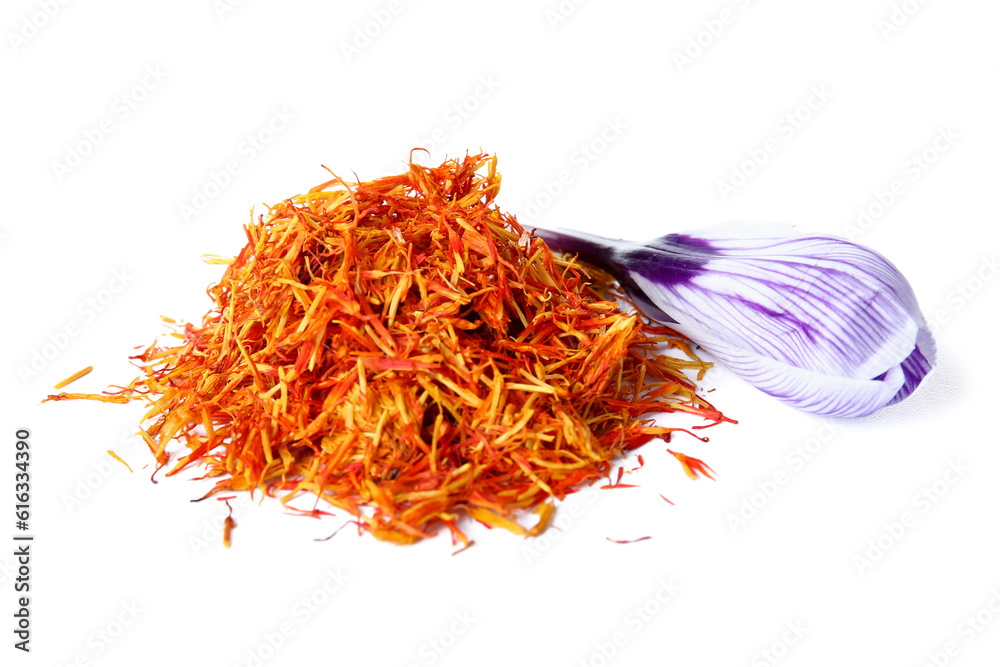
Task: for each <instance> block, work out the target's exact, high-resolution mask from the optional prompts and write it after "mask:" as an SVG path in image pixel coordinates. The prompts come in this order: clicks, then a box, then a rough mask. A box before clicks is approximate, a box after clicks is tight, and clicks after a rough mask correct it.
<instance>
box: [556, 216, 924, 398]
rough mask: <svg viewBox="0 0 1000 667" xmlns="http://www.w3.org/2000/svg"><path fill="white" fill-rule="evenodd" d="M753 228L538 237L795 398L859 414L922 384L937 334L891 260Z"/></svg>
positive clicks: (823, 239)
mask: <svg viewBox="0 0 1000 667" xmlns="http://www.w3.org/2000/svg"><path fill="white" fill-rule="evenodd" d="M746 229H747V228H746V226H744V227H743V228H742V229H740V230H738V231H735V232H734V228H733V227H732V226H731V225H729V226H721V227H719V228H716V229H711V230H706V231H702V232H697V233H696V234H672V235H669V236H665V237H662V238H660V239H656V240H655V241H652V242H649V243H646V244H638V243H629V242H625V241H610V240H607V239H601V238H599V237H593V236H589V235H579V234H576V233H553V232H547V231H544V230H538V235H539V236H541V237H542V238H543V239H545V240H546V241H547V242H548V243H549V244H550V246H551V247H553V248H554V249H556V250H561V251H564V252H569V253H573V254H578V255H579V256H580V258H581V259H582V260H584V261H588V262H590V263H593V264H596V265H598V266H601V267H602V268H604V269H606V270H608V271H610V272H611V273H612V274H613V275H615V276H616V277H617V278H618V279H619V280H620V281H621V282H622V284H623V286H624V287H625V289H626V291H628V292H629V294H630V296H632V297H633V298H634V299H636V300H637V305H639V307H640V308H642V309H643V310H644V311H645V312H646V314H647V315H649V316H651V317H653V318H655V319H660V320H662V321H667V322H670V323H671V326H672V327H673V328H675V329H676V330H677V331H678V332H679V333H682V334H684V335H685V336H687V337H689V338H690V339H691V340H693V341H695V342H696V343H698V344H699V345H701V346H702V347H703V348H705V349H706V350H708V351H709V352H711V353H712V354H714V355H715V356H716V357H717V358H718V359H719V361H720V362H722V363H723V364H725V365H726V366H728V367H729V368H730V369H731V370H733V372H735V373H736V374H737V375H739V376H741V377H743V378H744V379H746V380H747V381H749V382H751V383H752V384H754V385H755V386H757V387H758V388H760V389H762V390H763V391H765V392H767V393H768V394H770V395H772V396H775V397H776V398H778V399H780V400H782V401H784V402H786V403H788V404H790V405H794V406H796V407H798V408H801V409H803V410H808V411H810V412H815V413H819V414H826V415H835V416H845V417H847V416H850V417H857V416H863V415H867V414H870V413H872V412H874V411H875V410H878V409H879V408H881V407H884V406H886V405H889V404H892V403H895V402H897V401H899V400H902V399H903V398H905V397H906V396H907V395H909V394H910V393H912V392H913V390H914V389H916V387H917V385H919V383H920V381H921V380H922V379H923V377H924V376H925V375H926V374H927V373H928V372H929V371H930V368H931V366H932V365H933V363H934V344H933V340H932V339H931V337H930V333H929V331H928V329H927V326H926V323H925V321H924V318H923V316H922V315H921V314H920V310H919V308H918V306H917V302H916V298H915V296H914V295H913V291H912V289H911V288H910V285H909V283H907V281H906V279H905V278H904V277H903V276H902V274H901V273H900V272H899V271H898V270H897V269H896V267H894V266H893V265H892V263H891V262H889V261H888V260H887V259H885V258H884V257H882V256H881V255H879V254H878V253H876V252H874V251H873V250H870V249H868V248H865V247H863V246H860V245H857V244H855V243H852V242H850V241H847V240H845V239H840V238H837V237H831V236H822V235H806V234H798V233H796V232H794V231H793V230H791V228H787V229H783V230H782V231H776V230H775V228H774V227H773V226H769V227H768V229H767V231H765V232H761V231H759V229H754V231H755V232H756V233H757V234H758V235H757V236H751V235H750V234H748V233H747V231H746ZM650 306H652V309H650V308H649V307H650Z"/></svg>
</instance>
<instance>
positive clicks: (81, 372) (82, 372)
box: [52, 366, 94, 389]
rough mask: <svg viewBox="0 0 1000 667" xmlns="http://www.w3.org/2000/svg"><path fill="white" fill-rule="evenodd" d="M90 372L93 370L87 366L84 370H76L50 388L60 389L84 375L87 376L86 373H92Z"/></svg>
mask: <svg viewBox="0 0 1000 667" xmlns="http://www.w3.org/2000/svg"><path fill="white" fill-rule="evenodd" d="M92 370H94V367H93V366H87V367H86V368H83V369H81V370H78V371H77V372H75V373H73V374H72V375H70V376H69V377H68V378H66V379H65V380H60V381H59V382H57V383H56V384H55V385H54V386H53V387H52V388H53V389H62V388H63V387H65V386H66V385H68V384H72V383H73V382H76V381H77V380H79V379H80V378H82V377H83V376H84V375H87V374H88V373H90V371H92Z"/></svg>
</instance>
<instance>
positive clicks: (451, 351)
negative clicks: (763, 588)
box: [49, 155, 726, 543]
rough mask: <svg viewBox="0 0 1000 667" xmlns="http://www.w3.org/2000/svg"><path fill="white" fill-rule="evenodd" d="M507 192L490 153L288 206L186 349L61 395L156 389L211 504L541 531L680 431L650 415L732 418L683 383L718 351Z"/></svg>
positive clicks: (154, 350) (147, 428)
mask: <svg viewBox="0 0 1000 667" xmlns="http://www.w3.org/2000/svg"><path fill="white" fill-rule="evenodd" d="M499 188H500V175H499V174H498V173H497V171H496V158H495V157H489V156H486V155H475V156H466V157H465V158H463V159H460V160H459V159H456V160H450V161H448V162H445V163H444V164H442V165H441V166H439V167H434V168H429V167H423V166H419V165H416V164H411V165H409V170H408V171H407V172H406V173H403V174H400V175H398V176H392V177H387V178H380V179H378V180H374V181H370V182H366V183H359V184H357V185H354V186H348V185H347V184H345V183H344V182H343V181H341V180H340V179H337V178H335V179H333V180H331V181H328V182H326V183H323V184H322V185H319V186H317V187H315V188H313V189H312V190H310V191H309V192H308V193H306V194H303V195H299V196H297V197H293V198H292V199H289V200H286V201H283V202H281V203H280V204H278V205H276V206H273V207H271V208H270V209H269V211H268V213H267V215H266V216H263V215H262V216H260V218H259V220H258V221H257V222H255V223H253V224H250V225H249V226H247V227H245V231H246V237H247V244H246V246H244V248H243V249H242V250H241V251H240V253H239V255H238V256H237V257H236V258H235V259H233V260H232V261H230V262H228V266H227V268H226V270H225V273H224V275H223V276H222V279H221V280H220V282H219V283H218V284H217V285H214V286H212V287H210V288H209V290H208V293H209V296H210V297H211V298H212V300H213V302H214V308H213V309H212V310H211V311H210V312H209V313H208V314H207V315H206V316H205V317H204V319H203V322H202V324H201V326H195V325H193V324H186V325H184V326H183V328H182V329H181V330H180V331H179V333H178V335H180V336H182V340H183V342H182V343H181V344H180V345H177V346H175V347H161V346H159V345H157V344H154V345H152V346H150V347H149V348H147V349H145V350H144V351H143V352H142V353H141V354H139V355H137V356H136V357H134V359H135V360H136V363H137V365H138V366H139V368H140V369H141V370H142V375H141V376H140V377H139V378H137V379H135V380H133V381H132V383H130V384H129V385H128V386H126V387H123V388H119V389H118V390H116V391H113V392H107V393H105V394H104V395H94V394H58V395H55V396H51V397H49V398H50V399H51V400H62V399H68V398H92V399H93V398H97V399H98V400H106V401H109V402H122V401H124V400H145V401H146V402H147V403H148V405H149V411H148V413H147V414H146V416H145V418H144V420H143V428H142V430H141V434H142V435H143V437H144V439H145V440H146V442H147V444H148V446H149V448H150V450H151V452H152V453H153V455H154V456H155V457H156V461H157V464H158V466H157V470H159V469H162V468H167V473H166V474H167V476H170V475H174V474H176V473H178V472H179V471H181V470H183V469H185V468H187V467H188V466H191V465H193V464H196V465H200V466H202V467H203V469H204V470H205V474H204V478H209V479H212V480H214V481H215V485H214V487H213V488H212V489H211V490H210V491H209V492H208V493H207V494H206V497H209V496H213V495H225V494H231V493H232V492H234V491H250V492H254V491H261V492H263V493H265V494H266V495H268V496H274V497H278V498H280V500H281V502H282V503H289V502H290V501H292V500H293V499H295V498H301V497H304V496H305V497H312V498H313V499H314V500H313V509H312V510H308V511H310V512H313V513H317V514H319V513H323V510H322V509H320V507H321V503H320V501H321V500H322V501H325V502H326V503H329V504H330V505H333V506H334V507H337V508H340V509H342V510H345V511H346V512H348V513H350V514H351V515H352V516H353V517H354V518H355V520H356V521H357V522H358V525H359V526H361V527H362V528H363V529H365V530H368V531H370V532H371V533H372V534H373V535H374V536H375V537H377V538H380V539H385V540H391V541H394V542H400V543H409V542H413V541H416V540H418V539H420V538H424V537H428V536H430V535H431V534H433V533H434V532H435V531H436V528H437V527H438V526H440V525H444V526H447V527H448V528H449V529H450V531H451V533H452V536H453V539H455V538H457V539H460V540H462V541H463V542H466V541H467V538H466V537H465V535H464V534H463V533H462V532H461V531H460V530H459V528H458V526H457V524H456V522H457V520H458V519H459V517H460V516H461V515H462V514H463V513H464V514H465V515H468V516H471V517H472V518H474V519H477V520H479V521H481V522H484V523H486V524H489V525H494V526H499V527H503V528H507V529H508V530H511V531H513V532H515V533H519V534H525V535H534V534H538V533H539V532H541V530H543V529H544V528H545V525H546V523H547V520H548V517H549V515H550V512H551V508H552V503H551V502H550V501H552V500H554V499H562V498H564V497H565V496H566V494H567V493H571V492H572V491H573V490H574V489H576V488H578V487H580V486H581V485H585V484H589V483H592V482H593V481H595V480H597V479H600V478H603V477H607V476H609V475H610V472H611V468H612V462H613V461H614V459H615V458H616V457H619V456H621V455H622V453H623V452H624V451H626V450H629V449H633V448H635V447H638V446H639V445H641V444H643V443H645V442H647V441H648V440H650V439H651V438H654V437H659V438H662V439H665V440H669V437H670V433H671V432H672V431H674V430H680V428H679V427H677V428H675V427H667V426H654V425H653V420H652V418H651V417H650V415H652V414H654V413H670V412H679V413H683V414H684V415H687V416H690V417H697V418H700V419H703V420H706V421H707V423H708V424H712V423H718V422H720V421H723V420H725V419H726V418H725V417H723V415H722V414H720V413H719V412H718V411H717V410H716V409H715V408H713V407H712V406H711V405H710V404H709V403H708V402H707V401H705V400H704V399H703V398H701V397H699V396H697V395H696V393H695V391H696V388H695V385H694V383H693V381H692V380H691V379H690V378H689V376H688V374H689V373H694V374H696V375H698V376H699V377H700V374H701V373H703V372H704V371H705V369H706V368H707V364H705V363H703V362H701V361H700V360H698V359H697V358H696V357H695V356H694V355H692V354H691V353H690V351H689V349H688V348H687V346H686V344H685V342H684V341H683V340H682V339H680V338H679V337H678V336H677V334H675V333H674V332H672V331H670V330H669V329H667V328H665V327H662V326H652V325H650V324H649V323H646V322H644V321H643V320H642V319H641V318H640V317H638V316H637V315H636V314H635V313H634V312H626V311H624V310H622V309H621V308H620V307H619V305H618V303H616V302H615V301H614V300H613V299H612V296H611V293H610V292H609V290H608V286H607V284H606V281H608V280H609V278H608V277H607V276H603V275H598V272H596V271H595V270H593V269H590V268H587V269H586V270H585V269H584V268H583V267H581V266H580V265H579V264H576V263H575V262H573V261H572V259H571V258H566V259H560V258H558V257H556V256H553V254H552V252H550V250H549V249H548V247H547V246H546V245H545V243H544V242H543V241H541V240H540V239H537V238H534V237H532V235H531V234H529V233H527V232H526V231H525V230H524V229H523V228H522V227H521V226H520V225H519V224H518V223H517V221H516V220H515V219H514V217H512V216H510V215H507V214H505V213H502V212H501V211H500V210H499V209H498V208H497V207H496V206H495V205H494V204H493V201H494V198H495V197H496V196H497V193H498V191H499ZM595 276H596V277H597V279H596V280H595ZM174 340H175V341H176V339H174ZM668 347H675V348H679V349H680V350H682V351H683V352H685V353H686V357H685V358H679V357H678V355H668V354H665V348H668ZM701 425H705V424H704V423H703V424H701ZM172 442H175V443H181V444H182V445H183V447H182V448H179V447H176V446H170V444H171V443H172ZM178 449H180V451H179V452H178V451H177V450H178ZM680 460H681V463H682V464H685V460H691V459H689V458H688V457H685V459H680ZM693 460H694V461H697V459H693ZM699 463H700V462H699ZM685 469H686V470H687V469H688V466H687V465H686V464H685ZM296 504H298V503H296ZM292 507H294V505H293V506H292ZM532 509H534V510H535V511H536V512H537V513H538V514H539V518H538V519H537V520H536V521H535V522H534V525H533V527H532V528H530V529H528V528H525V527H524V526H522V524H521V523H520V522H519V521H518V519H519V518H520V517H521V515H522V514H523V513H524V512H525V511H528V510H532Z"/></svg>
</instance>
